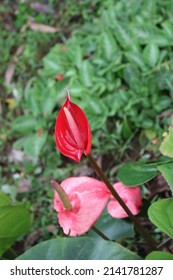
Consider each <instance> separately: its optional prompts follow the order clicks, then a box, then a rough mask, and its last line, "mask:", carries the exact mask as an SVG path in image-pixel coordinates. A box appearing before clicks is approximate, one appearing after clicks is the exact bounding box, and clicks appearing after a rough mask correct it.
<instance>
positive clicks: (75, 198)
mask: <svg viewBox="0 0 173 280" xmlns="http://www.w3.org/2000/svg"><path fill="white" fill-rule="evenodd" d="M61 187H62V188H63V189H64V191H65V192H66V194H67V195H68V197H69V200H70V203H71V205H72V209H70V210H66V209H65V207H64V206H63V204H62V202H61V200H60V198H59V195H58V194H57V192H56V191H55V194H54V209H55V210H56V211H57V212H58V220H59V224H60V226H61V227H62V228H63V231H64V233H65V234H66V235H70V236H77V235H82V234H84V233H86V232H87V231H88V230H89V229H90V228H91V227H92V226H93V224H94V223H95V222H96V221H97V219H98V218H99V216H100V214H101V213H102V211H103V209H104V208H105V206H106V204H107V202H108V199H109V197H110V192H109V190H108V189H107V187H106V185H105V184H104V183H102V182H100V181H98V180H96V179H93V178H90V177H71V178H68V179H66V180H64V181H63V182H62V183H61Z"/></svg>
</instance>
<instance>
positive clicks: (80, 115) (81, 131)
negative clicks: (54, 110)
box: [55, 91, 91, 161]
mask: <svg viewBox="0 0 173 280" xmlns="http://www.w3.org/2000/svg"><path fill="white" fill-rule="evenodd" d="M67 93H68V94H67V99H66V101H65V103H64V105H63V107H62V108H61V110H60V112H59V114H58V116H57V119H56V124H55V141H56V145H57V148H58V149H59V150H60V152H61V153H62V154H63V155H65V156H67V157H69V158H71V159H73V160H75V161H80V159H81V156H82V154H83V153H84V154H85V155H88V154H89V153H90V150H91V131H90V126H89V123H88V120H87V118H86V116H85V114H84V112H83V111H82V109H81V108H79V107H78V106H77V105H76V104H74V103H72V102H71V100H70V94H69V92H68V91H67Z"/></svg>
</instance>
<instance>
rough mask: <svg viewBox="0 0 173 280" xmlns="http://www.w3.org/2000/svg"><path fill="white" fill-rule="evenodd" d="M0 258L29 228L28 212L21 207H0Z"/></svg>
mask: <svg viewBox="0 0 173 280" xmlns="http://www.w3.org/2000/svg"><path fill="white" fill-rule="evenodd" d="M0 225H1V226H0V256H1V255H2V254H3V253H4V252H5V251H6V250H7V249H8V248H10V246H11V245H12V244H13V243H14V241H15V240H16V239H17V238H18V237H20V236H21V235H23V234H24V233H26V232H27V231H28V230H29V226H30V214H29V211H28V210H27V209H26V207H25V206H23V205H8V206H7V205H6V206H1V207H0Z"/></svg>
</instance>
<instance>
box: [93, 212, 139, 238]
mask: <svg viewBox="0 0 173 280" xmlns="http://www.w3.org/2000/svg"><path fill="white" fill-rule="evenodd" d="M95 226H96V228H98V229H99V230H100V231H101V232H103V233H104V234H105V235H106V236H107V237H108V238H109V239H111V240H121V239H124V238H127V237H133V236H134V228H133V224H132V223H130V222H128V221H126V220H124V219H114V218H112V217H111V216H110V215H109V214H108V212H107V209H106V210H105V211H104V212H103V213H102V214H101V216H100V218H99V219H98V220H97V222H96V224H95ZM88 234H89V235H90V236H97V234H96V233H95V232H94V231H93V230H92V229H91V230H90V231H89V233H88Z"/></svg>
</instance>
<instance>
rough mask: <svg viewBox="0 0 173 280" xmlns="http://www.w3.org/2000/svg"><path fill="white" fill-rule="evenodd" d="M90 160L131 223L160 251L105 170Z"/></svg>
mask: <svg viewBox="0 0 173 280" xmlns="http://www.w3.org/2000/svg"><path fill="white" fill-rule="evenodd" d="M87 158H88V160H89V161H90V163H91V165H92V166H93V168H94V170H95V171H96V172H97V174H98V175H99V176H100V178H101V179H102V180H103V182H104V183H105V184H106V186H107V188H108V189H109V191H110V192H111V194H112V195H113V197H114V198H115V199H116V200H117V201H118V202H119V204H120V205H121V207H122V208H123V209H124V211H125V212H126V213H127V214H128V216H129V218H130V219H131V221H132V222H133V223H134V225H135V228H136V230H137V232H138V233H139V234H141V235H142V236H143V238H144V239H145V240H146V241H147V243H148V244H150V247H151V248H152V250H158V249H157V245H158V244H157V242H156V240H155V239H153V237H152V236H151V235H150V233H149V232H148V231H147V230H146V229H145V228H144V227H143V226H142V225H141V224H140V223H139V221H138V219H137V218H136V217H135V216H134V215H133V214H132V212H131V211H130V209H129V208H128V207H127V205H126V204H125V203H124V201H123V200H122V198H121V197H120V196H119V194H118V193H117V191H116V190H115V189H114V187H113V186H112V184H111V183H110V181H109V180H108V178H107V177H106V175H105V174H104V172H103V170H102V169H101V168H100V166H99V165H98V164H97V162H96V161H95V159H94V158H93V157H92V156H91V154H89V155H88V156H87Z"/></svg>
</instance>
